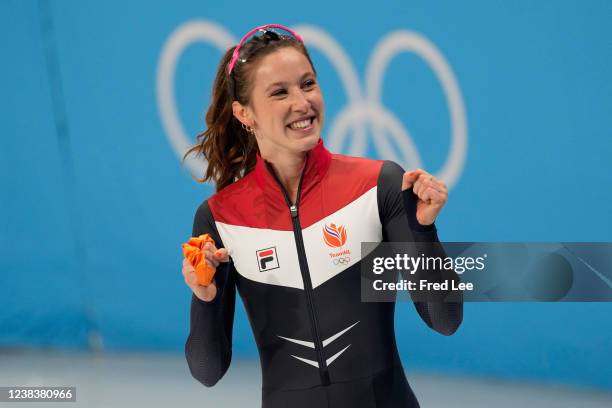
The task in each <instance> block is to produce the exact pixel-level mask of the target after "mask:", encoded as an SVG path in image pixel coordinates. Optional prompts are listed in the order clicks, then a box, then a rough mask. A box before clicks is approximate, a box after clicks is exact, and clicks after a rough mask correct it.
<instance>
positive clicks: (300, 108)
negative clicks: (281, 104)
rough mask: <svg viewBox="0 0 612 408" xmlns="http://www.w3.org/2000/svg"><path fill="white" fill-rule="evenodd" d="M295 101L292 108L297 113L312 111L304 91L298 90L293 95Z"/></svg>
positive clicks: (292, 102)
mask: <svg viewBox="0 0 612 408" xmlns="http://www.w3.org/2000/svg"><path fill="white" fill-rule="evenodd" d="M293 94H294V95H293V100H292V101H291V107H292V109H293V110H294V111H295V112H304V113H306V112H308V111H310V106H311V103H310V100H309V99H308V96H307V95H306V94H305V93H304V91H302V90H301V89H300V90H297V91H295V92H294V93H293Z"/></svg>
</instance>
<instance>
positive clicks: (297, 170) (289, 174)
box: [263, 153, 306, 204]
mask: <svg viewBox="0 0 612 408" xmlns="http://www.w3.org/2000/svg"><path fill="white" fill-rule="evenodd" d="M263 158H264V160H266V161H267V162H268V163H270V165H271V166H272V169H273V170H274V173H276V176H277V177H278V180H279V181H280V183H281V184H282V186H283V187H284V188H285V191H287V194H288V195H289V199H290V200H291V203H292V204H295V202H296V200H297V191H298V188H299V184H300V177H301V175H302V169H303V168H304V165H305V164H306V153H303V154H301V155H299V156H293V155H288V154H287V155H277V156H276V157H273V158H272V160H269V159H267V158H266V157H263Z"/></svg>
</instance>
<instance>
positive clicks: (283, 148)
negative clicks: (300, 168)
mask: <svg viewBox="0 0 612 408" xmlns="http://www.w3.org/2000/svg"><path fill="white" fill-rule="evenodd" d="M251 79H252V81H253V82H252V84H253V85H252V89H251V94H250V98H249V103H248V105H241V104H240V103H238V102H234V106H233V107H234V115H235V116H236V117H237V118H238V120H240V121H241V122H242V123H244V124H247V125H249V126H251V127H252V128H253V129H254V130H255V135H256V138H257V144H258V146H259V151H260V153H261V156H262V157H263V158H265V159H266V160H269V161H274V160H275V158H277V157H279V155H299V156H301V155H303V153H304V152H307V151H308V150H310V149H312V148H313V147H315V146H316V144H317V142H318V141H319V138H320V137H321V136H320V134H321V128H322V126H323V119H324V117H323V96H322V95H321V90H320V89H319V85H318V82H317V78H316V76H315V73H314V71H313V69H312V66H311V65H310V63H309V62H308V59H307V58H306V56H305V55H304V54H302V53H301V52H300V51H299V50H297V49H295V48H293V47H283V48H280V49H278V50H276V51H274V52H272V53H271V54H269V55H267V56H265V57H263V58H262V59H261V60H260V61H259V62H258V63H257V66H256V67H255V68H254V70H253V73H252V76H251Z"/></svg>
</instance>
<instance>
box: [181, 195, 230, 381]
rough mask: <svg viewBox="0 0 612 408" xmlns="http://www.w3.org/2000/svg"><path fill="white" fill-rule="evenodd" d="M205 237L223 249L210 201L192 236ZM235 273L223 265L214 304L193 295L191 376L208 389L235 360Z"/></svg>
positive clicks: (189, 353) (187, 349)
mask: <svg viewBox="0 0 612 408" xmlns="http://www.w3.org/2000/svg"><path fill="white" fill-rule="evenodd" d="M205 233H208V234H210V235H211V236H212V237H213V239H214V240H215V244H216V245H217V248H223V243H222V242H221V239H220V237H219V234H218V232H217V229H216V227H215V223H214V219H213V217H212V213H211V211H210V208H209V207H208V203H207V202H206V201H205V202H204V203H202V205H200V207H199V208H198V210H197V211H196V214H195V218H194V222H193V233H192V236H194V237H197V236H199V235H201V234H205ZM234 272H235V271H234V266H233V264H232V261H231V259H230V261H229V262H226V263H221V264H220V265H219V267H218V268H217V271H216V273H215V278H214V279H215V282H216V285H217V295H216V296H215V298H214V299H213V300H212V301H210V302H205V301H202V300H200V299H199V298H197V297H196V296H195V295H193V294H192V299H191V319H190V332H189V337H188V338H187V342H186V344H185V356H186V358H187V364H188V365H189V370H190V371H191V375H193V377H194V378H195V379H197V380H198V381H199V382H201V383H202V384H204V385H205V386H207V387H212V386H213V385H215V384H216V383H217V381H219V380H220V379H221V377H223V375H224V374H225V372H226V371H227V369H228V367H229V365H230V362H231V359H232V329H233V323H234V305H235V298H236V289H235V283H234Z"/></svg>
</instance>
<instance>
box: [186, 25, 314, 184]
mask: <svg viewBox="0 0 612 408" xmlns="http://www.w3.org/2000/svg"><path fill="white" fill-rule="evenodd" d="M283 47H293V48H295V49H297V50H298V51H300V52H301V53H302V54H304V55H305V56H306V58H307V59H308V62H310V65H311V66H312V69H313V71H314V72H315V75H316V71H315V69H314V65H313V64H312V60H311V59H310V55H309V54H308V51H307V50H306V47H304V44H302V43H301V42H299V41H297V40H296V39H294V38H292V37H291V38H289V37H281V36H279V35H278V34H276V33H274V32H272V31H268V32H266V33H265V34H263V35H261V36H257V37H254V38H253V39H251V40H249V41H247V42H245V43H244V44H243V46H242V48H241V49H240V56H239V57H238V62H237V63H236V65H235V66H234V69H233V70H232V74H231V75H229V76H228V75H227V65H228V63H229V61H230V60H231V58H232V54H233V52H234V48H235V47H231V48H230V49H228V50H227V51H226V52H225V54H224V55H223V57H222V58H221V62H220V63H219V67H218V68H217V74H216V76H215V81H214V83H213V90H212V99H211V102H210V106H209V107H208V111H207V112H206V127H207V129H206V130H205V131H204V132H202V133H200V134H198V136H197V137H196V144H195V145H194V146H193V147H191V148H190V149H189V150H187V152H186V153H185V155H184V156H183V161H184V160H185V158H186V157H187V156H188V155H189V154H192V153H195V154H196V155H199V154H202V155H203V156H204V158H205V159H206V160H207V161H208V166H207V168H206V171H205V173H204V177H202V178H201V179H200V178H196V180H197V181H199V182H202V183H203V182H206V181H208V180H213V181H214V183H215V185H216V190H217V191H220V190H222V189H223V188H225V187H227V186H228V185H230V184H232V183H233V182H234V181H236V180H238V179H240V178H241V177H244V176H245V175H246V174H247V173H248V172H250V171H251V170H253V168H254V167H255V163H256V154H257V152H258V147H257V141H256V140H255V137H254V135H253V134H251V133H249V132H248V131H247V130H246V129H243V128H242V124H241V123H240V121H239V120H238V119H236V118H235V117H234V115H233V111H232V102H233V101H234V100H236V101H238V102H240V103H241V104H243V105H248V103H249V99H250V95H251V89H252V86H251V84H252V75H253V70H254V68H255V66H256V64H257V61H259V60H261V59H262V58H263V57H265V56H266V55H269V54H271V53H272V52H274V51H276V50H278V49H280V48H283Z"/></svg>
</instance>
